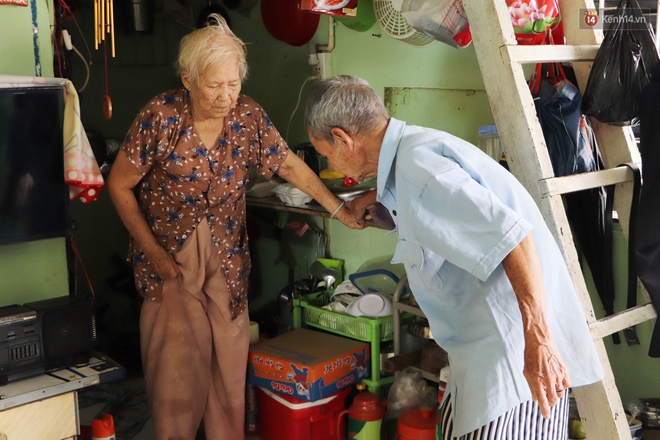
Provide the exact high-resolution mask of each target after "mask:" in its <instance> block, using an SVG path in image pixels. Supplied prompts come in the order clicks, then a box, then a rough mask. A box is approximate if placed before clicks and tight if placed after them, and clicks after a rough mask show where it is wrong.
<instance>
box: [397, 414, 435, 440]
mask: <svg viewBox="0 0 660 440" xmlns="http://www.w3.org/2000/svg"><path fill="white" fill-rule="evenodd" d="M436 411H437V410H436V409H435V408H431V407H430V406H424V407H421V408H415V409H409V410H408V411H406V412H404V413H403V414H401V415H400V416H399V421H398V428H399V433H398V434H397V436H396V439H395V440H434V439H435V430H436V420H435V419H436Z"/></svg>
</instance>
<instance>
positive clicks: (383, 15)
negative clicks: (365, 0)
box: [374, 0, 437, 47]
mask: <svg viewBox="0 0 660 440" xmlns="http://www.w3.org/2000/svg"><path fill="white" fill-rule="evenodd" d="M402 3H403V0H374V13H375V15H376V20H377V21H378V24H379V25H380V27H381V28H382V29H383V31H385V33H386V34H388V35H389V36H390V37H392V38H394V39H397V40H400V41H403V42H404V43H408V44H410V45H412V46H416V47H425V46H429V45H431V44H433V43H436V42H437V40H435V39H433V38H431V37H429V36H428V35H426V34H425V33H423V32H419V31H418V30H416V29H415V28H413V27H412V26H410V25H409V24H408V22H406V20H405V19H404V18H403V15H401V5H402Z"/></svg>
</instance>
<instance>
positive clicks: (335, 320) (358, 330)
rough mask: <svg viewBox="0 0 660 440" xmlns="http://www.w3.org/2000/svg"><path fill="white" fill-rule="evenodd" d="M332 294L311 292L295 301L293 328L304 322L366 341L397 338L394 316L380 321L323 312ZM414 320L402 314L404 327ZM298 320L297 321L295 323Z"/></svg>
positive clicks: (408, 315) (328, 311)
mask: <svg viewBox="0 0 660 440" xmlns="http://www.w3.org/2000/svg"><path fill="white" fill-rule="evenodd" d="M330 296H332V291H325V292H318V293H312V294H309V295H305V296H304V297H303V298H301V299H294V300H293V306H294V327H301V325H302V321H301V319H300V318H301V316H300V313H298V312H300V310H296V309H298V308H302V309H303V310H302V318H303V320H304V323H305V324H307V325H311V326H313V327H318V328H322V329H325V330H328V331H331V332H333V333H337V334H339V335H342V336H346V337H348V338H352V339H357V340H360V341H366V342H377V341H380V342H385V341H391V340H392V339H393V338H394V323H393V319H392V316H384V317H381V318H366V317H363V316H357V317H356V316H351V315H347V314H345V313H338V312H333V311H331V310H326V309H323V308H322V307H323V306H326V305H327V304H328V303H329V302H330ZM412 318H413V315H412V314H410V313H402V314H401V324H408V322H410V320H411V319H412ZM296 321H297V322H296Z"/></svg>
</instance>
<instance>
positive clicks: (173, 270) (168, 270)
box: [147, 248, 181, 280]
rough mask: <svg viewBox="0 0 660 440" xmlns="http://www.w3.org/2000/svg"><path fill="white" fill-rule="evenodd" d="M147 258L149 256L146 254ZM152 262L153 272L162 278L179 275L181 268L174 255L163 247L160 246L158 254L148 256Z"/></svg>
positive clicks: (169, 278)
mask: <svg viewBox="0 0 660 440" xmlns="http://www.w3.org/2000/svg"><path fill="white" fill-rule="evenodd" d="M147 258H149V256H147ZM149 261H151V264H153V267H154V272H156V274H157V275H158V276H159V277H161V278H162V279H163V280H171V279H174V278H176V277H178V276H179V274H180V273H181V270H180V269H179V265H178V264H177V262H176V260H175V259H174V255H172V254H170V253H169V252H167V251H166V250H164V249H163V248H160V251H159V252H158V255H156V256H155V257H154V258H149Z"/></svg>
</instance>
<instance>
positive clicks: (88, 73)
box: [72, 46, 91, 92]
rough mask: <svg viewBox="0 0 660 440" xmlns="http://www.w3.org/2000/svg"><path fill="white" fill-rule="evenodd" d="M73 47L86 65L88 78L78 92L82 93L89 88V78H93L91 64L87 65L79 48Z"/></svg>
mask: <svg viewBox="0 0 660 440" xmlns="http://www.w3.org/2000/svg"><path fill="white" fill-rule="evenodd" d="M72 47H73V51H74V52H75V53H76V54H77V55H78V56H79V57H80V59H81V60H82V62H83V64H84V65H85V70H86V71H87V76H86V77H85V83H84V84H83V85H82V87H80V89H78V92H82V91H83V90H85V87H87V83H88V82H89V77H90V76H91V72H90V70H89V64H88V63H87V60H86V59H85V57H84V56H83V55H82V54H81V53H80V51H79V50H78V48H76V46H72Z"/></svg>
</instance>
